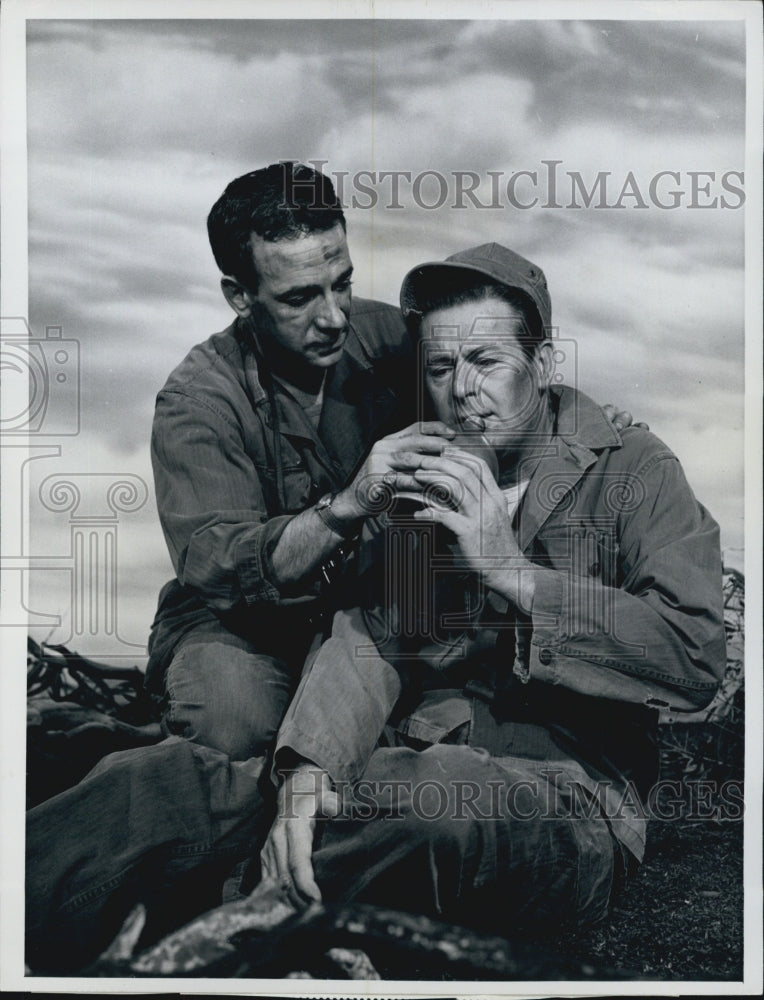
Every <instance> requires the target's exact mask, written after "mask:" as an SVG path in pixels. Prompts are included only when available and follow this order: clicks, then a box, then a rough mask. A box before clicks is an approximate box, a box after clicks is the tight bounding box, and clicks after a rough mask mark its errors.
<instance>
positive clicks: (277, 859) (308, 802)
mask: <svg viewBox="0 0 764 1000" xmlns="http://www.w3.org/2000/svg"><path fill="white" fill-rule="evenodd" d="M339 812H340V801H339V796H338V795H337V794H336V792H333V791H332V788H331V781H330V779H329V775H328V774H327V773H326V771H323V770H322V769H321V768H319V767H316V766H315V765H314V764H311V763H308V762H305V763H302V764H299V765H298V766H297V767H296V768H295V769H294V770H293V771H291V772H290V773H289V774H288V775H287V777H286V779H285V780H284V783H283V784H282V786H281V788H280V789H279V794H278V813H277V815H276V819H275V820H274V823H273V826H272V827H271V829H270V832H269V833H268V837H267V839H266V841H265V845H264V847H263V850H262V853H261V855H260V866H261V870H262V876H263V880H266V879H268V880H270V881H273V882H277V883H278V884H279V886H280V888H281V890H282V892H283V893H284V894H285V895H286V896H287V897H288V898H289V901H290V902H291V903H292V904H293V905H294V906H296V907H297V908H298V909H303V908H304V907H305V906H306V904H308V903H310V902H311V901H316V902H320V901H321V890H320V889H319V888H318V885H317V883H316V880H315V877H314V875H313V861H312V854H313V832H314V830H315V826H316V818H317V817H318V816H325V817H331V816H336V815H338V813H339Z"/></svg>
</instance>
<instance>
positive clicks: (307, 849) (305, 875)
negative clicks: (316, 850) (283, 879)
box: [287, 820, 321, 902]
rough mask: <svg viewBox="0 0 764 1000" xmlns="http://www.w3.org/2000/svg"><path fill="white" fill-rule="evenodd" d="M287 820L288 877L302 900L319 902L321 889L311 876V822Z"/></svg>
mask: <svg viewBox="0 0 764 1000" xmlns="http://www.w3.org/2000/svg"><path fill="white" fill-rule="evenodd" d="M288 822H289V825H288V828H287V841H288V877H289V878H290V880H291V882H292V884H293V886H294V889H295V890H296V892H297V893H298V894H299V896H300V897H301V899H302V901H303V902H304V901H305V900H306V899H307V900H315V901H316V902H320V901H321V890H320V889H319V888H318V885H317V883H316V880H315V878H314V876H313V861H312V855H313V823H305V822H301V821H299V820H289V821H288Z"/></svg>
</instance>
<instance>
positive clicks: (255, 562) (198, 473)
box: [147, 299, 415, 690]
mask: <svg viewBox="0 0 764 1000" xmlns="http://www.w3.org/2000/svg"><path fill="white" fill-rule="evenodd" d="M350 324H351V329H350V332H349V334H348V338H347V341H346V347H345V351H344V352H343V354H342V356H341V358H340V361H339V362H338V363H337V365H336V366H334V368H333V369H332V370H330V372H329V373H328V375H327V380H326V383H325V387H324V402H323V409H322V413H321V420H320V423H319V427H318V430H317V431H316V430H315V429H314V428H313V427H312V426H311V423H310V421H309V420H308V419H307V418H306V416H305V414H304V413H303V411H302V409H301V408H300V406H299V405H298V403H297V402H296V401H295V400H294V399H293V398H292V397H291V396H290V395H289V393H288V391H287V390H286V389H285V388H284V387H283V386H281V385H280V384H279V383H278V382H277V381H276V380H273V381H272V382H271V380H269V379H268V373H267V372H263V371H261V370H260V369H259V367H258V358H257V354H256V352H255V350H254V341H253V338H252V336H251V331H250V330H249V328H248V325H247V323H245V322H243V321H241V320H238V319H237V320H236V321H235V322H234V323H233V324H232V325H231V326H230V327H228V329H226V330H224V331H223V332H222V333H218V334H215V335H214V336H212V337H210V338H209V339H208V340H207V341H205V342H204V343H202V344H199V345H198V346H196V347H194V348H193V349H192V350H191V351H190V353H189V354H188V356H187V357H186V358H185V360H184V361H183V362H182V363H181V364H180V365H179V366H178V367H177V368H176V369H175V371H174V372H173V373H172V374H171V375H170V377H169V379H168V380H167V383H166V384H165V386H164V388H163V389H162V390H161V391H160V393H159V395H158V397H157V404H156V412H155V417H154V427H153V434H152V442H151V455H152V463H153V468H154V480H155V487H156V497H157V506H158V509H159V516H160V520H161V523H162V528H163V530H164V534H165V538H166V541H167V545H168V548H169V550H170V556H171V559H172V562H173V565H174V567H175V571H176V574H177V577H176V579H175V580H173V581H171V582H170V583H168V584H167V585H166V586H165V587H164V588H163V590H162V593H161V594H160V599H159V608H158V611H157V616H156V618H155V621H154V625H153V628H152V636H151V639H150V642H149V649H150V653H151V657H150V660H149V665H148V670H147V680H148V683H149V686H150V687H152V688H154V689H155V690H156V689H158V688H159V687H161V677H162V673H163V670H164V668H165V667H166V666H167V663H168V662H169V659H170V657H171V656H172V651H173V649H174V647H175V645H176V643H177V641H178V640H179V639H180V638H181V637H182V636H183V635H184V634H185V633H186V632H187V631H188V630H189V629H191V628H195V627H197V626H198V625H199V624H200V623H203V622H204V621H205V620H207V621H209V620H212V619H214V618H217V619H219V620H221V621H223V622H224V624H226V625H230V627H231V628H232V630H234V631H237V632H239V633H240V634H243V635H244V636H246V637H247V638H250V637H251V638H252V639H253V640H254V641H258V640H259V639H262V638H263V632H264V631H265V632H269V633H271V636H272V641H273V642H274V643H276V640H277V638H278V637H277V636H276V633H277V632H280V631H281V630H282V629H283V630H285V631H286V636H285V635H283V634H282V635H281V640H282V642H284V641H286V642H287V643H288V639H289V632H290V631H293V630H294V629H295V628H298V629H299V628H300V626H301V625H303V626H304V625H305V623H306V621H307V617H306V616H307V612H306V608H305V606H306V604H307V603H310V602H315V598H316V596H317V594H318V586H317V584H315V585H309V586H307V587H306V588H305V589H303V590H301V591H299V592H296V591H293V592H286V591H281V590H279V588H278V587H277V586H276V585H275V584H274V582H273V581H272V579H271V578H270V573H269V553H270V551H272V549H273V548H274V547H275V545H276V543H277V542H278V539H279V537H280V535H281V532H282V531H283V530H284V527H285V526H286V524H287V523H288V521H289V520H290V518H291V517H293V516H294V515H295V514H297V513H299V512H300V511H302V510H304V509H305V508H306V507H309V506H311V505H312V504H313V503H315V502H316V501H317V500H318V499H319V498H320V497H321V496H322V495H323V494H324V493H326V492H327V491H329V490H338V489H340V488H341V487H342V486H343V485H344V484H345V482H346V481H347V480H348V478H349V477H350V476H351V474H352V472H353V470H354V469H355V467H356V465H357V464H358V463H359V461H360V460H361V459H362V458H363V456H364V454H365V452H366V451H367V449H368V448H369V447H370V445H371V444H372V443H373V441H374V440H376V439H377V438H378V437H379V436H380V435H381V434H383V433H386V432H387V431H388V430H392V429H395V428H397V427H398V426H402V425H403V424H402V423H401V421H405V420H406V419H408V417H409V416H410V418H411V419H412V420H413V419H414V416H413V415H410V414H408V413H406V412H405V408H406V405H407V401H409V400H410V399H411V398H412V397H410V396H409V394H408V390H407V386H406V384H405V379H407V378H410V379H413V375H414V370H415V364H414V361H413V354H412V350H411V347H410V342H409V340H408V336H407V334H406V333H405V329H404V326H403V323H402V321H401V318H400V314H399V312H398V310H397V309H395V308H394V307H392V306H388V305H385V304H383V303H377V302H371V301H368V300H362V299H358V300H354V302H353V305H352V309H351V314H350ZM274 406H275V409H276V412H275V413H274V409H273V407H274ZM298 605H299V606H300V607H299V608H298V607H296V606H298ZM268 641H271V640H268Z"/></svg>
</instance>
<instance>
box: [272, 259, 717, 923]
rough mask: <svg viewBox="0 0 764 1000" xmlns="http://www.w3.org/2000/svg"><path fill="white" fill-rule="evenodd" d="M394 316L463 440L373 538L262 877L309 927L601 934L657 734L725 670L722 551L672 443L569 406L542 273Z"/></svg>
mask: <svg viewBox="0 0 764 1000" xmlns="http://www.w3.org/2000/svg"><path fill="white" fill-rule="evenodd" d="M401 304H402V308H403V311H404V315H405V316H406V318H407V320H408V322H409V326H410V329H411V330H412V332H413V333H414V334H415V336H416V337H417V339H418V343H419V348H420V364H421V376H422V382H423V385H424V387H425V388H426V390H427V395H428V397H429V401H430V403H431V405H432V409H433V414H434V416H436V417H437V418H439V419H440V420H442V421H443V422H445V423H446V424H447V425H449V426H451V427H453V428H454V429H456V430H457V431H458V432H459V433H460V437H459V439H458V441H457V442H455V443H454V442H451V443H449V442H446V443H444V447H443V449H442V451H441V454H440V455H433V454H425V453H420V452H417V450H416V449H412V450H411V451H408V450H401V452H399V453H398V454H397V455H396V456H394V459H393V462H392V466H393V468H394V470H395V471H394V472H393V473H392V474H390V475H388V476H387V477H386V483H387V484H388V486H389V487H390V490H391V491H395V493H398V494H400V493H404V494H405V505H404V506H403V507H402V508H399V507H398V506H397V504H398V501H396V499H395V495H394V494H391V496H390V503H389V507H388V510H387V513H386V515H384V516H383V517H382V518H380V520H379V521H378V522H376V525H375V526H374V525H369V526H367V529H366V530H365V533H364V535H365V543H364V547H363V549H362V566H365V568H366V572H365V575H364V586H363V587H362V588H359V595H360V605H359V607H358V608H355V609H349V610H346V611H342V612H339V613H338V614H337V616H336V617H335V620H334V627H333V634H332V637H331V638H330V639H329V640H328V641H327V642H326V643H325V645H324V646H323V647H322V649H321V650H320V651H319V652H318V655H317V657H316V658H315V660H314V661H313V664H312V666H311V669H310V671H309V672H307V673H306V674H305V675H304V678H303V681H302V683H301V685H300V687H299V689H298V691H297V694H296V696H295V698H294V700H293V701H292V703H291V705H290V708H289V710H288V712H287V715H286V717H285V720H284V723H283V724H282V726H281V728H280V731H279V736H278V739H277V749H276V754H275V770H276V773H277V774H278V775H280V776H281V778H282V785H281V789H280V793H279V802H280V810H279V815H278V818H277V820H276V822H275V824H274V826H273V828H272V829H271V832H270V834H269V837H268V840H267V842H266V845H265V848H264V850H263V854H262V866H263V871H264V874H265V875H266V876H268V877H270V878H274V879H277V880H279V882H280V883H281V884H282V886H283V887H284V888H285V890H286V891H288V892H289V893H290V894H291V898H292V899H293V900H294V902H295V904H296V905H299V904H300V902H301V901H304V900H306V899H311V898H312V899H318V898H321V896H322V895H323V897H324V898H326V899H332V900H335V899H348V898H355V899H359V900H364V901H372V902H378V903H384V904H387V905H395V906H398V907H400V908H403V909H414V910H418V911H422V912H426V913H429V914H430V915H439V916H441V917H445V918H446V919H448V920H451V921H454V922H457V923H466V924H471V925H475V926H480V927H484V928H490V929H492V930H498V931H500V932H502V933H507V934H512V933H514V932H517V930H518V929H520V928H523V927H528V926H533V925H537V924H539V923H543V924H547V923H548V922H550V921H552V922H556V921H560V920H562V921H572V922H575V923H577V924H580V923H584V922H591V921H597V920H600V919H601V918H602V917H603V916H604V915H605V914H606V912H607V908H608V904H609V902H610V899H611V896H612V892H613V888H614V886H616V885H617V884H618V883H619V881H620V880H621V878H622V877H623V876H624V875H625V874H626V873H628V872H629V870H631V869H633V868H634V867H635V866H636V865H637V864H638V863H639V861H640V860H641V859H642V856H643V852H644V843H645V828H646V815H647V814H646V811H645V806H646V804H647V803H648V802H649V801H650V795H651V788H652V787H653V785H654V782H655V781H656V779H657V763H658V761H657V750H656V747H655V742H654V736H655V732H656V723H657V717H658V710H659V709H661V708H670V709H671V710H672V711H679V712H681V711H683V710H684V711H694V710H697V709H699V708H702V707H703V706H705V705H706V704H707V703H708V702H709V701H710V700H711V698H712V696H713V694H714V692H715V690H716V689H717V687H718V683H719V680H720V679H721V676H722V673H723V670H724V664H725V644H724V628H723V616H722V598H721V556H720V551H719V539H718V529H717V526H716V524H715V522H714V521H713V519H712V518H711V517H710V516H709V514H708V513H707V512H706V511H705V510H704V508H703V507H702V506H701V505H700V504H699V503H698V502H697V501H696V499H695V497H694V496H693V494H692V492H691V490H690V488H689V486H688V484H687V482H686V480H685V477H684V475H683V472H682V469H681V467H680V465H679V462H678V461H677V459H676V457H675V456H674V455H673V454H672V452H671V451H670V450H669V449H668V448H667V447H666V445H664V444H663V443H662V442H661V441H659V440H658V438H656V437H655V436H653V435H652V434H650V433H649V432H648V431H646V430H644V429H641V428H629V429H627V430H625V431H623V432H622V433H620V434H619V433H618V432H617V431H616V430H615V429H614V428H613V427H612V426H611V425H610V423H609V422H608V421H607V420H606V419H604V418H603V415H602V411H601V410H600V409H599V407H596V406H595V405H594V404H593V403H592V402H591V401H590V400H589V399H588V398H587V397H586V396H584V395H583V394H581V393H579V392H577V391H576V390H575V389H572V388H567V387H555V386H554V385H553V381H552V374H553V369H554V365H553V343H552V342H551V341H550V339H549V336H548V334H549V330H550V328H551V302H550V298H549V294H548V290H547V287H546V280H545V278H544V274H543V272H542V270H541V268H539V267H538V266H537V265H535V264H533V263H531V262H530V261H527V260H525V259H524V258H522V257H521V256H519V255H518V254H516V253H514V252H512V251H511V250H508V249H507V248H504V247H501V246H498V245H496V244H490V245H487V246H481V247H476V248H474V249H470V250H467V251H464V252H463V253H458V254H455V255H454V256H453V257H450V258H448V260H447V261H445V262H441V263H431V264H425V265H422V266H420V267H418V268H415V269H414V270H413V271H412V272H410V273H409V275H408V276H407V277H406V279H405V280H404V283H403V288H402V291H401ZM490 456H494V458H493V459H491V458H490ZM487 457H488V458H489V460H488V461H487V460H486V458H487ZM417 491H419V494H420V497H421V499H420V500H419V502H418V503H416V504H415V503H412V497H415V496H416V494H417ZM412 508H413V510H412ZM380 522H383V523H380ZM372 528H374V530H371V529H372ZM402 551H403V552H405V553H406V559H405V560H403V562H402V561H401V559H400V553H401V552H402ZM401 565H403V567H404V571H403V572H399V568H400V566H401ZM383 567H384V569H383ZM412 603H413V604H415V605H416V611H417V612H418V613H417V614H413V615H412V614H411V613H410V612H411V606H412ZM327 722H330V723H331V724H330V725H327V724H326V723H327ZM380 738H382V739H383V741H384V745H380ZM319 815H321V816H324V817H327V816H328V817H334V818H330V819H328V821H326V822H322V823H320V824H319V825H318V829H316V824H315V818H316V817H317V816H319Z"/></svg>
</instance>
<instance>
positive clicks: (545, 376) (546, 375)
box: [533, 340, 554, 390]
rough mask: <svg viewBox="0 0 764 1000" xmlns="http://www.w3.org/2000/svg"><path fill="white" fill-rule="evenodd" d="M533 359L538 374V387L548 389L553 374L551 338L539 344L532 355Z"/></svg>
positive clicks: (552, 345)
mask: <svg viewBox="0 0 764 1000" xmlns="http://www.w3.org/2000/svg"><path fill="white" fill-rule="evenodd" d="M533 360H534V362H535V363H536V370H537V371H538V374H539V388H541V389H544V390H545V389H548V388H549V386H550V384H551V382H552V375H554V344H553V343H552V341H551V340H545V341H544V342H543V344H539V346H538V347H537V348H536V353H535V354H534V355H533Z"/></svg>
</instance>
